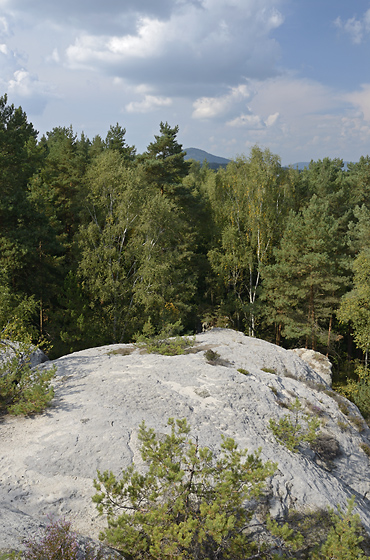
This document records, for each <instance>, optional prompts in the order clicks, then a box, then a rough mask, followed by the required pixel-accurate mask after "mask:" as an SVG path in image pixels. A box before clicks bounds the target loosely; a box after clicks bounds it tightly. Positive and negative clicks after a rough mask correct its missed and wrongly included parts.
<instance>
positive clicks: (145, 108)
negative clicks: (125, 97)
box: [126, 95, 172, 113]
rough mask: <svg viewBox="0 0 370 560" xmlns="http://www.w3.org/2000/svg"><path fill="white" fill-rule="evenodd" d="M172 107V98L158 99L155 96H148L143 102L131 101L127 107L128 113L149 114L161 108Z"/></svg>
mask: <svg viewBox="0 0 370 560" xmlns="http://www.w3.org/2000/svg"><path fill="white" fill-rule="evenodd" d="M169 105H172V99H171V98H170V97H158V96H155V95H146V96H145V98H144V99H143V100H142V101H131V103H128V104H127V105H126V111H127V112H128V113H149V112H150V111H153V110H155V109H159V108H160V107H168V106H169Z"/></svg>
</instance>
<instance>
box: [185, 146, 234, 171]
mask: <svg viewBox="0 0 370 560" xmlns="http://www.w3.org/2000/svg"><path fill="white" fill-rule="evenodd" d="M184 151H185V152H186V156H185V159H186V160H187V159H193V160H195V161H199V162H200V163H204V161H206V160H207V163H208V166H209V167H210V168H211V169H218V168H219V167H226V166H227V164H228V163H229V162H230V160H229V159H226V158H223V157H218V156H214V155H212V154H209V153H208V152H205V151H204V150H198V148H185V150H184Z"/></svg>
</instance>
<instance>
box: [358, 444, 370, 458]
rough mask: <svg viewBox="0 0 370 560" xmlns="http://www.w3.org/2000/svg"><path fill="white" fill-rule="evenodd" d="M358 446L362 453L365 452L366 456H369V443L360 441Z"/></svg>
mask: <svg viewBox="0 0 370 560" xmlns="http://www.w3.org/2000/svg"><path fill="white" fill-rule="evenodd" d="M360 448H361V449H362V451H363V452H364V453H366V455H367V456H368V457H370V445H368V444H367V443H364V442H362V443H360Z"/></svg>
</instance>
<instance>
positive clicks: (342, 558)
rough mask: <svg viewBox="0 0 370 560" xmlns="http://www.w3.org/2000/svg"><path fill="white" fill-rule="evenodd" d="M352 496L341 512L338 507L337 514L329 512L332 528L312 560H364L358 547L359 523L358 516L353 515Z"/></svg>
mask: <svg viewBox="0 0 370 560" xmlns="http://www.w3.org/2000/svg"><path fill="white" fill-rule="evenodd" d="M353 508H354V496H353V497H352V498H351V499H350V500H348V507H347V510H346V511H343V510H342V509H341V508H340V506H338V512H337V513H334V512H333V511H331V518H332V522H333V527H332V528H331V529H330V531H329V535H328V538H327V540H326V542H325V543H324V544H323V545H322V547H321V548H320V550H319V551H318V552H317V553H314V554H313V556H312V559H313V560H327V559H328V558H330V559H332V560H361V559H362V558H364V559H365V558H366V556H365V554H364V552H363V550H362V548H361V547H360V546H359V545H360V543H361V542H362V541H363V537H362V536H361V534H360V533H361V522H360V518H359V516H358V515H355V514H353Z"/></svg>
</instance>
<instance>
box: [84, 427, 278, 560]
mask: <svg viewBox="0 0 370 560" xmlns="http://www.w3.org/2000/svg"><path fill="white" fill-rule="evenodd" d="M168 425H169V427H170V429H171V432H170V434H167V435H166V436H164V437H160V438H159V437H157V436H156V434H155V432H154V430H152V429H147V428H146V426H145V424H144V423H142V424H141V425H140V430H139V440H140V442H141V456H142V459H143V461H144V462H145V463H146V469H145V470H144V473H141V472H139V471H138V470H136V468H135V466H134V465H131V466H130V467H128V468H127V469H126V470H125V471H123V473H122V478H121V479H117V478H116V477H115V475H114V474H113V473H112V472H108V471H106V472H104V473H101V472H98V478H97V480H95V488H96V490H97V494H96V495H95V496H94V497H93V500H94V501H95V502H96V503H97V507H98V510H99V511H100V513H106V514H107V519H108V527H107V528H106V529H105V530H104V531H103V533H102V534H101V538H102V539H104V540H106V541H107V542H108V543H109V544H111V545H113V546H114V547H116V548H118V549H119V550H121V551H122V552H123V554H124V556H125V557H127V558H130V559H134V560H139V559H140V560H143V559H148V560H154V559H156V560H158V559H160V560H165V559H171V560H172V559H176V560H190V559H197V560H202V559H204V560H216V559H220V560H221V559H227V558H230V559H231V558H232V559H235V560H237V559H245V558H247V557H248V555H249V554H253V553H255V552H256V551H257V549H258V547H257V545H255V544H254V543H253V542H252V539H251V536H250V535H248V533H247V532H246V531H245V528H246V527H247V525H248V523H249V521H250V519H251V517H252V514H253V509H254V508H255V507H256V505H255V500H257V501H258V498H260V497H261V495H262V492H263V488H264V486H265V482H266V479H267V478H268V477H270V476H272V474H273V473H274V472H275V469H276V466H275V465H274V464H272V463H271V462H267V463H265V464H264V463H263V462H262V460H261V459H260V456H259V453H258V452H256V453H253V454H249V455H248V454H247V451H246V450H243V451H241V450H239V449H238V447H237V445H236V443H235V442H234V440H232V439H230V438H223V440H222V445H221V454H219V455H216V454H215V453H214V452H213V451H212V450H211V449H209V448H207V447H201V446H200V445H199V442H198V439H197V438H195V439H191V437H190V436H189V433H190V427H189V426H188V424H187V422H186V420H176V421H175V420H173V419H169V421H168ZM252 500H253V501H252ZM247 502H248V503H249V504H250V505H251V507H250V508H246V507H245V505H246V503H247ZM252 504H254V507H252Z"/></svg>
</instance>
